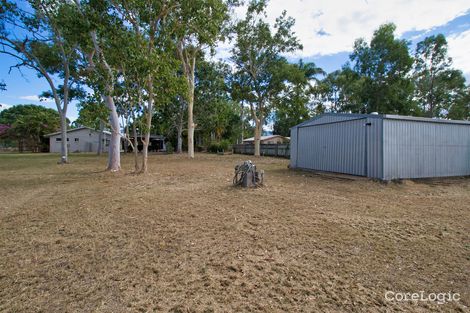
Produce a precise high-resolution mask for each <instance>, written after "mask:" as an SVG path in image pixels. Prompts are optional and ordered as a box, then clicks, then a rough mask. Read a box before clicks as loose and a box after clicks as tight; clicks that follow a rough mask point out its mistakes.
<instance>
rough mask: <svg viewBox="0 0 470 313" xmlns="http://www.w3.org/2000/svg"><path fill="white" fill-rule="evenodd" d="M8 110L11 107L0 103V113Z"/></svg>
mask: <svg viewBox="0 0 470 313" xmlns="http://www.w3.org/2000/svg"><path fill="white" fill-rule="evenodd" d="M8 108H11V105H9V104H6V103H0V111H1V110H6V109H8Z"/></svg>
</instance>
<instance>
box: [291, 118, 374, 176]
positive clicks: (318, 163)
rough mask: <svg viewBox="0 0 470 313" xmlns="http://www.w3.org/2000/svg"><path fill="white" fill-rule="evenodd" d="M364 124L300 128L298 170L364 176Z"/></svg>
mask: <svg viewBox="0 0 470 313" xmlns="http://www.w3.org/2000/svg"><path fill="white" fill-rule="evenodd" d="M365 122H366V120H365V119H363V118H361V119H354V120H349V121H341V122H333V123H328V124H317V125H311V126H306V127H299V130H298V131H299V132H298V138H297V140H298V155H297V166H298V167H300V168H306V169H313V170H318V171H327V172H337V173H346V174H352V175H359V176H367V172H366V171H367V170H366V169H367V166H366V165H367V159H366V153H365V152H366V149H367V146H366V130H367V128H366V126H365Z"/></svg>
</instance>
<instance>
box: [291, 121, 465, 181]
mask: <svg viewBox="0 0 470 313" xmlns="http://www.w3.org/2000/svg"><path fill="white" fill-rule="evenodd" d="M290 145H291V149H290V150H291V154H290V166H291V168H299V169H307V170H317V171H328V172H338V173H346V174H352V175H359V176H366V177H371V178H378V179H381V180H392V179H403V178H424V177H445V176H465V175H470V122H469V121H453V120H443V119H432V118H421V117H411V116H400V115H388V114H384V115H379V114H334V113H327V114H321V115H319V116H317V117H315V118H314V119H312V120H310V121H307V122H304V123H301V124H299V125H296V126H294V127H292V128H291V142H290Z"/></svg>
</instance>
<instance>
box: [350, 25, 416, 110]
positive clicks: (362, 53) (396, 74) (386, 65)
mask: <svg viewBox="0 0 470 313" xmlns="http://www.w3.org/2000/svg"><path fill="white" fill-rule="evenodd" d="M395 29H396V26H395V25H394V24H391V23H390V24H384V25H381V26H380V27H379V28H378V29H377V30H376V31H374V34H373V36H372V39H371V41H370V44H369V43H367V42H366V41H365V40H364V39H357V40H356V41H355V43H354V51H353V52H352V54H351V55H350V59H351V61H352V62H353V68H352V69H353V71H354V72H355V73H356V75H357V76H358V79H359V82H360V86H358V89H357V90H356V93H359V96H360V98H361V103H360V105H361V107H358V108H356V109H355V110H354V111H361V112H362V113H371V112H380V113H395V114H405V115H407V114H413V113H416V108H415V106H414V104H413V101H412V95H413V83H412V80H411V77H410V76H411V75H410V71H411V69H412V65H413V58H412V57H411V56H410V54H409V50H408V45H409V42H407V41H406V40H404V39H398V38H396V37H395V34H394V33H395Z"/></svg>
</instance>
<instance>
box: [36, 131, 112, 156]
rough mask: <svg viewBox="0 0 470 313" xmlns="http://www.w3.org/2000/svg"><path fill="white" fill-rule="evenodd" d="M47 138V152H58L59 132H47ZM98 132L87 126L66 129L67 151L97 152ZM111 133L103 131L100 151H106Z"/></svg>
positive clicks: (60, 139) (59, 143) (59, 144)
mask: <svg viewBox="0 0 470 313" xmlns="http://www.w3.org/2000/svg"><path fill="white" fill-rule="evenodd" d="M44 137H46V138H49V152H54V153H60V149H61V148H60V147H61V141H62V138H61V136H60V132H56V133H52V134H47V135H45V136H44ZM99 137H100V132H99V131H97V130H94V129H92V128H89V127H78V128H73V129H69V130H67V147H68V150H69V152H98V146H99V144H98V143H99ZM110 139H111V133H110V132H109V131H103V137H102V145H101V149H102V152H107V151H108V147H109V140H110Z"/></svg>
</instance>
